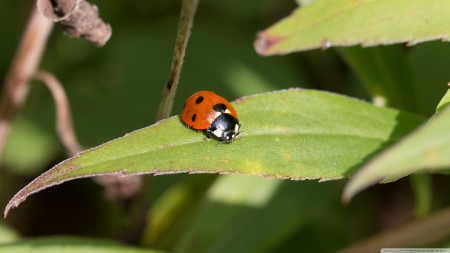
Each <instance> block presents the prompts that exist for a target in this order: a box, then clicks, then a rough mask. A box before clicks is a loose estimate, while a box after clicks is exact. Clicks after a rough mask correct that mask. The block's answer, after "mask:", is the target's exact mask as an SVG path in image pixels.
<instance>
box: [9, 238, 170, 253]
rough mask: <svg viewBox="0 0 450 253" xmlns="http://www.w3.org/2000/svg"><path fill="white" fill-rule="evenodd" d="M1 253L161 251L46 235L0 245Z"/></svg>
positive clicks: (150, 252)
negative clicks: (45, 236)
mask: <svg viewBox="0 0 450 253" xmlns="http://www.w3.org/2000/svg"><path fill="white" fill-rule="evenodd" d="M0 252H2V253H9V252H11V253H17V252H20V253H28V252H32V253H53V252H55V253H84V252H85V253H106V252H108V253H115V252H117V253H163V252H161V251H155V250H150V249H139V248H136V247H130V246H125V245H122V244H119V243H116V242H113V241H110V240H99V239H91V238H81V237H63V236H57V237H47V238H40V239H28V240H21V241H20V242H15V243H8V244H2V245H0Z"/></svg>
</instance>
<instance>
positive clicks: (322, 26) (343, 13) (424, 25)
mask: <svg viewBox="0 0 450 253" xmlns="http://www.w3.org/2000/svg"><path fill="white" fill-rule="evenodd" d="M449 8H450V2H449V1H446V0H435V1H408V0H358V1H354V0H334V1H329V0H318V1H315V2H314V3H312V4H310V5H308V6H306V7H304V8H298V9H297V10H295V11H294V13H293V14H292V15H290V16H289V17H287V18H285V19H283V20H281V21H279V22H278V23H276V24H275V25H273V26H272V27H270V28H268V29H267V30H265V31H262V32H260V33H259V34H258V38H257V40H256V41H255V48H256V51H257V52H258V53H259V54H261V55H273V54H286V53H290V52H294V51H301V50H308V49H314V48H322V49H326V48H328V47H331V46H352V45H357V44H361V45H363V46H376V45H388V44H394V43H401V42H408V44H409V45H414V44H416V43H419V42H423V41H429V40H436V39H447V38H448V37H449V36H450V16H449V15H447V13H446V10H448V9H449Z"/></svg>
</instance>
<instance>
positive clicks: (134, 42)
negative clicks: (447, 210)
mask: <svg viewBox="0 0 450 253" xmlns="http://www.w3.org/2000/svg"><path fill="white" fill-rule="evenodd" d="M91 3H93V4H96V5H97V6H98V8H99V10H100V16H101V18H102V19H103V20H104V21H105V22H107V23H110V24H111V26H112V28H113V34H112V37H111V39H110V41H109V42H108V43H107V44H106V45H105V46H104V47H102V48H96V47H95V46H93V45H91V44H89V43H88V42H85V41H82V40H79V39H75V38H68V37H67V36H65V35H64V34H62V31H61V29H60V28H59V27H58V25H56V26H55V28H54V31H53V33H52V35H51V37H50V39H49V41H48V45H47V49H46V51H45V54H44V56H43V60H42V63H41V64H40V68H41V69H43V70H46V71H49V72H51V73H53V74H54V75H55V76H56V77H57V78H58V79H59V80H60V81H61V82H62V84H63V85H64V88H65V89H66V92H67V95H68V96H69V99H70V105H71V109H72V114H73V122H74V126H75V131H76V134H77V136H78V138H79V141H80V143H81V144H82V145H84V146H85V147H93V146H97V145H100V144H102V143H104V142H107V141H109V140H112V139H114V138H118V137H121V136H123V135H125V134H126V133H128V132H131V131H133V130H136V129H140V128H143V127H145V126H149V125H151V124H153V123H154V119H155V115H156V110H157V106H158V103H159V99H160V95H161V93H162V88H163V86H164V85H165V83H166V82H167V80H168V75H169V69H170V64H171V60H172V53H173V47H174V42H175V37H176V31H177V24H178V16H179V10H180V1H179V0H177V1H175V0H166V1H122V0H117V1H114V2H111V1H106V0H96V1H92V2H91ZM33 4H34V1H32V0H27V1H0V10H2V11H1V12H2V14H3V18H2V22H1V23H0V27H1V31H2V32H1V34H2V38H3V39H1V40H0V50H1V52H0V55H1V57H0V77H1V79H2V80H4V78H5V75H6V73H7V71H8V68H9V65H10V63H11V61H12V58H13V55H14V52H15V50H16V48H17V46H18V43H19V40H20V37H21V35H22V32H23V30H24V26H25V25H26V22H27V19H28V15H29V13H30V10H31V7H32V5H33ZM296 7H297V4H296V3H295V1H293V0H258V1H257V0H248V1H237V0H229V1H219V0H210V1H200V3H199V7H198V11H197V15H196V17H195V20H194V26H193V30H192V33H191V39H190V41H189V43H188V47H187V53H186V58H185V61H184V67H183V69H182V73H181V78H180V84H179V88H178V90H177V94H176V98H175V103H174V107H173V112H172V115H177V114H179V113H180V111H181V107H182V105H183V103H184V100H185V99H186V98H187V97H188V96H189V95H190V94H192V93H194V92H196V91H199V90H212V91H215V92H217V93H219V94H221V95H222V96H224V97H226V98H228V100H230V101H232V100H235V99H236V98H239V97H242V96H247V95H252V94H257V93H262V92H269V91H273V90H279V89H286V88H290V87H303V88H312V89H321V90H328V91H332V92H337V93H342V94H347V95H349V96H353V97H357V98H360V99H365V100H370V96H369V95H368V92H367V90H366V89H365V88H364V86H363V85H362V84H361V81H360V80H359V79H358V77H357V75H355V74H354V73H353V72H352V71H351V69H350V68H349V67H348V66H347V65H346V64H345V62H344V60H342V58H341V57H340V56H339V52H338V51H336V50H335V49H333V48H332V49H328V50H326V51H323V52H322V51H319V50H315V51H308V52H301V53H293V54H289V55H285V56H272V57H261V56H259V55H258V54H257V53H256V52H255V50H254V49H253V40H254V39H255V35H256V32H257V31H260V30H262V29H265V28H267V27H268V26H270V25H271V24H273V23H275V22H276V21H278V20H280V19H281V18H283V17H285V16H287V15H289V14H290V13H291V12H292V11H293V10H294V9H295V8H296ZM404 50H405V51H407V54H406V55H407V57H408V58H407V59H406V60H407V61H408V62H409V63H411V66H412V70H413V75H414V78H415V79H416V80H417V82H418V83H419V84H420V85H421V87H423V89H422V90H423V93H422V97H423V99H424V100H425V101H426V108H425V109H424V111H423V114H425V115H426V116H430V115H432V114H433V113H434V108H435V107H436V105H437V104H438V102H439V100H440V98H441V97H442V96H443V94H444V93H445V91H446V89H447V86H446V84H447V83H448V81H449V77H448V71H447V68H445V67H442V66H449V65H450V44H448V43H443V42H429V43H423V44H420V45H418V46H415V47H412V48H404ZM54 107H55V106H54V102H53V100H52V98H51V95H50V93H49V91H48V90H47V89H46V88H45V86H44V85H43V84H41V83H38V82H35V81H33V82H32V89H31V91H30V94H29V97H28V100H27V102H26V105H25V107H24V108H23V110H21V112H20V113H19V115H18V116H17V117H16V119H15V120H14V123H13V130H12V133H11V136H10V139H9V141H8V145H7V148H6V150H5V155H4V159H3V161H2V167H3V168H2V171H1V178H0V189H1V193H0V206H5V205H6V203H7V201H8V200H9V199H10V198H11V197H12V196H13V194H14V193H16V192H17V191H18V190H19V189H20V188H22V187H23V186H25V185H26V184H27V183H28V182H30V181H31V180H32V179H33V178H35V177H36V176H37V175H39V174H40V173H42V172H43V171H45V170H47V169H48V168H51V167H52V166H53V165H54V164H56V163H58V162H60V161H62V160H64V159H66V158H67V156H66V154H65V152H64V148H63V147H62V145H61V144H60V142H59V140H58V138H57V136H56V133H55V127H54V125H55V109H54ZM299 109H301V108H299ZM244 128H245V127H244ZM244 130H245V129H244ZM150 177H153V176H150ZM187 177H194V178H199V180H200V181H202V180H203V181H205V182H212V181H213V180H214V178H215V176H213V177H212V176H211V175H195V176H192V175H170V176H160V177H154V178H153V179H152V181H151V184H150V187H149V192H150V194H149V196H150V197H151V201H152V203H153V201H156V200H157V199H158V198H159V197H160V196H162V194H164V193H165V192H166V190H167V189H170V187H173V186H174V185H177V184H178V183H180V182H185V181H186V180H187V179H186V178H187ZM258 180H259V179H258ZM262 180H269V179H262ZM344 183H345V182H344V180H340V181H335V182H324V183H320V184H318V183H317V182H316V181H302V182H292V181H281V182H280V186H278V187H279V188H280V189H279V191H280V192H279V193H277V194H279V195H280V197H279V201H281V202H282V200H283V198H292V199H284V200H286V201H285V203H281V204H277V206H278V209H274V210H271V211H267V212H268V213H267V214H266V215H268V216H267V218H268V219H270V217H272V216H270V215H276V214H279V215H280V216H283V215H284V213H285V212H287V211H288V210H289V208H291V206H292V205H294V204H293V203H295V205H296V206H297V207H295V208H294V207H292V208H294V209H292V210H295V211H299V212H301V210H307V209H308V208H309V207H311V206H313V207H314V208H316V209H311V210H314V212H313V211H309V212H307V213H308V215H309V214H312V213H314V216H313V217H312V218H311V219H309V220H306V219H304V220H301V219H300V220H298V221H297V222H296V223H295V224H297V225H296V226H293V227H292V228H286V229H285V230H286V231H285V234H284V235H283V238H282V239H279V240H278V243H277V244H275V246H271V247H273V250H274V251H276V252H287V251H289V249H295V248H296V247H298V245H300V244H301V245H302V247H306V248H307V249H308V247H311V249H314V247H317V246H318V245H319V246H320V247H322V248H321V250H320V251H329V250H336V249H339V248H341V247H344V246H345V245H347V244H349V243H351V242H352V241H356V240H359V239H361V238H364V237H366V236H368V235H370V234H373V233H375V232H377V231H380V230H382V229H386V228H389V227H393V226H395V225H398V224H401V223H403V222H405V221H406V220H408V219H410V218H411V217H412V215H413V211H414V202H413V196H412V192H411V189H410V186H409V181H408V180H405V179H403V180H400V181H399V182H398V183H396V184H389V185H385V186H376V187H373V188H371V189H369V190H367V191H365V192H363V193H361V194H360V195H358V196H357V197H356V198H355V199H354V201H353V202H352V203H351V204H350V205H349V206H343V205H342V204H341V203H340V199H339V198H340V193H341V191H342V187H343V185H344ZM435 185H436V187H435V188H434V189H435V192H434V193H433V196H434V202H433V204H434V205H433V208H439V207H442V206H446V205H448V204H449V200H448V199H447V198H445V197H444V195H445V194H444V193H445V192H446V191H448V190H449V189H448V188H449V185H450V184H449V183H448V179H447V178H446V177H440V176H435ZM102 190H103V189H102V187H100V186H98V185H97V184H95V183H94V182H93V181H92V180H89V179H83V180H75V181H72V182H67V183H65V184H63V185H60V186H56V187H52V188H50V189H47V190H45V191H44V192H42V193H39V194H37V195H35V196H33V197H31V198H30V199H29V200H27V201H26V202H24V204H22V205H21V206H20V208H18V209H14V210H13V211H12V212H11V213H10V215H9V216H8V219H6V220H5V222H4V223H7V224H8V226H10V227H13V228H14V230H15V231H17V232H18V233H20V234H21V235H23V236H43V235H57V234H69V235H71V234H76V235H88V236H98V237H113V238H119V240H124V241H126V239H123V233H124V230H123V227H126V225H127V222H128V220H127V216H126V214H127V212H128V209H127V208H128V205H127V203H123V202H110V201H107V200H104V198H103V195H102V194H103V191H102ZM205 191H206V188H205V189H203V190H202V194H204V193H205ZM283 192H285V193H286V192H288V193H291V194H290V195H289V194H287V193H286V194H283ZM307 192H314V193H316V194H314V195H313V196H309V197H304V198H302V197H301V194H300V193H302V194H305V193H307ZM297 193H299V196H300V197H299V198H298V199H296V198H295V196H297ZM286 196H287V197H286ZM192 204H193V205H194V204H196V202H193V203H192ZM208 208H211V209H214V208H218V209H219V210H220V209H222V208H223V207H222V208H220V207H216V206H211V207H208ZM199 213H201V212H199ZM246 213H247V214H249V213H253V212H250V211H246ZM269 214H270V215H269ZM261 215H264V214H261ZM292 216H295V214H293V215H292ZM289 217H291V216H289ZM302 217H303V216H302ZM0 224H1V223H0ZM300 224H301V225H300ZM256 229H257V228H256ZM12 233H14V232H12ZM324 238H327V239H326V240H327V241H329V243H328V244H321V241H323V240H324ZM169 244H170V243H169ZM179 245H183V243H180V244H179ZM160 247H161V248H163V249H167V248H170V247H169V246H160ZM237 247H238V246H237Z"/></svg>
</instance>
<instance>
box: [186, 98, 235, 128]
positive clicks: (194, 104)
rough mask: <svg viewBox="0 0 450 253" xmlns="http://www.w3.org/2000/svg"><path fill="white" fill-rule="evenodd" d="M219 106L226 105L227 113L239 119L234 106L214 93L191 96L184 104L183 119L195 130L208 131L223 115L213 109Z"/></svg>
mask: <svg viewBox="0 0 450 253" xmlns="http://www.w3.org/2000/svg"><path fill="white" fill-rule="evenodd" d="M218 104H223V105H225V108H226V109H227V112H226V113H228V114H231V115H232V116H233V117H234V118H236V119H237V113H236V111H235V110H234V108H233V106H232V105H231V104H230V103H229V102H228V101H227V100H226V99H225V98H223V97H221V96H219V95H217V94H216V93H214V92H212V91H199V92H196V93H194V94H193V95H192V96H190V97H189V98H188V99H187V100H186V103H185V104H184V107H183V111H182V112H181V119H182V120H183V122H184V123H186V125H188V126H189V127H191V128H193V129H196V130H204V129H207V128H208V127H209V126H211V124H212V123H213V122H214V120H215V119H216V118H217V117H219V116H220V115H221V114H222V113H218V112H217V111H215V110H214V109H213V108H214V106H215V105H218Z"/></svg>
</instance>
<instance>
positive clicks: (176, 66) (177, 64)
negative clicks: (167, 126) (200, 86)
mask: <svg viewBox="0 0 450 253" xmlns="http://www.w3.org/2000/svg"><path fill="white" fill-rule="evenodd" d="M197 4H198V0H183V1H182V4H181V14H180V21H179V23H178V34H177V40H176V42H175V50H174V52H173V58H172V66H171V68H170V74H169V81H168V82H167V84H166V85H165V86H164V90H163V93H162V95H161V101H160V103H159V108H158V112H157V114H156V121H158V120H162V119H165V118H168V117H169V116H170V112H171V111H172V105H173V99H174V97H175V92H176V90H177V87H178V79H179V77H180V72H181V68H182V65H183V59H184V55H185V52H186V46H187V42H188V40H189V35H190V31H191V28H192V23H193V21H194V15H195V11H196V10H197Z"/></svg>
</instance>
